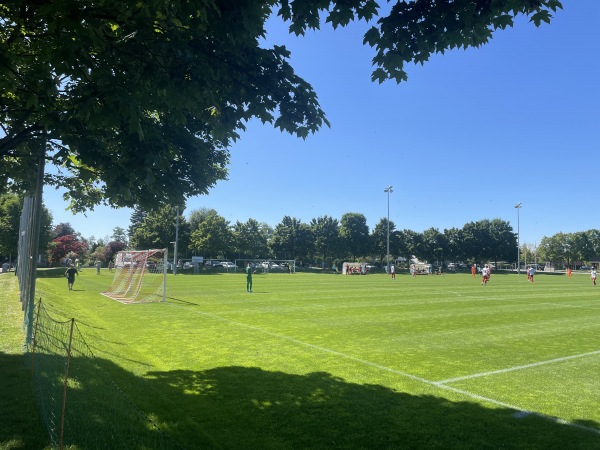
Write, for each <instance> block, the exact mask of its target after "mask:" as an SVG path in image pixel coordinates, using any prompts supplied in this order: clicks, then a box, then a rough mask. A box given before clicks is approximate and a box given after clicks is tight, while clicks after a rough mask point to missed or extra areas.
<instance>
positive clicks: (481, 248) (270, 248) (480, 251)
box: [0, 194, 600, 267]
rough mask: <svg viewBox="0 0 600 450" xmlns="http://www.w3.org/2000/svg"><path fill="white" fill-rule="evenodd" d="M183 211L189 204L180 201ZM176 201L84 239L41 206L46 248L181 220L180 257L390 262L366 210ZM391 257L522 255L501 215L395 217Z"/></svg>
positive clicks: (528, 254) (120, 245) (65, 252)
mask: <svg viewBox="0 0 600 450" xmlns="http://www.w3.org/2000/svg"><path fill="white" fill-rule="evenodd" d="M21 208H22V198H21V197H19V196H17V195H13V194H5V195H2V196H0V227H1V229H2V230H3V232H2V233H1V234H0V258H1V259H2V261H5V260H8V259H9V258H10V259H13V260H14V259H16V254H17V245H18V237H19V223H20V214H21ZM181 211H183V208H181ZM178 212H179V209H178V208H176V207H173V206H166V207H163V208H160V209H158V210H157V211H153V212H145V211H143V210H141V209H135V210H134V212H133V214H132V216H131V223H130V226H129V229H128V230H125V229H123V228H121V227H116V228H115V229H114V230H113V233H112V235H111V236H110V237H109V236H106V237H104V238H99V239H96V238H95V237H93V236H92V237H89V238H85V237H83V236H82V235H81V233H79V232H77V231H75V230H74V229H73V228H72V227H71V225H70V224H68V223H66V224H65V223H60V224H57V225H52V215H51V213H50V211H48V210H47V208H43V214H42V232H41V238H40V254H41V255H45V256H46V257H47V260H48V261H49V262H51V263H52V264H60V263H61V262H62V261H63V260H64V258H71V259H75V258H79V259H80V260H82V261H87V262H93V261H96V260H100V261H103V262H104V263H107V262H108V261H110V260H111V259H112V258H113V256H114V254H115V253H116V252H118V251H120V250H123V249H125V248H132V249H148V248H163V247H167V246H169V244H170V243H171V242H173V241H174V240H175V227H176V223H177V222H179V225H178V227H179V228H178V230H179V233H178V243H179V249H180V251H179V253H180V257H182V258H185V257H189V256H191V255H193V254H196V255H203V256H205V257H206V258H222V259H236V258H256V259H262V258H264V259H268V258H275V259H295V260H297V261H298V262H313V263H314V262H321V261H324V262H325V263H326V264H327V265H329V264H333V263H334V262H336V261H340V260H351V261H356V260H361V261H370V262H376V263H378V264H381V265H383V264H384V263H385V261H386V249H387V230H388V224H387V219H386V218H382V219H381V220H380V221H379V223H377V224H376V226H375V227H374V228H373V230H369V227H368V226H367V221H366V218H365V216H364V215H362V214H360V213H346V214H344V215H343V216H342V218H341V220H338V219H335V218H333V217H329V216H322V217H318V218H314V219H312V220H311V221H310V223H303V222H302V221H300V220H298V219H296V218H293V217H289V216H285V217H284V218H283V219H282V220H281V222H280V223H279V224H277V225H276V226H275V227H274V228H273V227H271V226H269V225H268V224H266V223H262V222H258V221H257V220H255V219H249V220H247V221H246V222H240V221H236V222H235V223H233V224H232V223H230V222H229V221H227V220H225V219H224V218H223V217H222V216H220V215H219V214H218V213H217V211H215V210H214V209H199V210H194V211H192V212H191V213H190V214H189V216H187V217H185V216H184V215H183V212H179V215H178ZM389 225H390V228H389V229H390V235H389V239H390V258H391V259H396V258H399V257H403V258H407V259H408V258H410V257H412V256H415V257H417V258H418V259H420V260H424V261H429V262H440V263H441V262H451V261H454V262H456V261H462V262H468V263H472V262H487V261H492V262H496V263H497V262H500V261H504V262H508V263H514V262H515V261H516V259H517V251H516V248H517V235H516V234H515V232H514V230H513V229H512V227H511V226H510V224H509V223H508V222H505V221H502V220H500V219H493V220H487V219H485V220H480V221H477V222H469V223H467V224H465V225H464V226H463V227H462V228H460V229H459V228H450V229H445V230H443V231H440V230H439V229H437V228H434V227H432V228H429V229H427V230H425V231H423V232H422V233H419V232H415V231H411V230H406V229H405V230H397V229H396V226H395V224H394V223H393V222H390V224H389ZM520 253H521V260H522V261H531V262H533V261H538V262H553V263H554V264H555V266H557V267H561V266H567V265H568V266H573V265H577V264H581V263H584V262H589V261H590V260H592V259H594V258H597V257H598V256H600V230H596V229H590V230H588V231H581V232H576V233H557V234H555V235H553V236H551V237H544V238H542V240H541V242H540V244H539V245H538V246H535V245H531V244H523V245H522V246H521V248H520Z"/></svg>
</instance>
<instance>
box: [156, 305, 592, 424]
mask: <svg viewBox="0 0 600 450" xmlns="http://www.w3.org/2000/svg"><path fill="white" fill-rule="evenodd" d="M167 304H168V305H170V306H173V307H176V308H182V309H185V310H186V311H188V312H191V313H194V314H197V315H201V316H206V317H210V318H211V319H215V320H220V321H222V322H226V323H230V324H233V325H237V326H240V327H243V328H247V329H249V330H254V331H258V332H260V333H264V334H267V335H269V336H273V337H275V338H278V339H282V340H286V341H289V342H293V343H294V344H298V345H301V346H304V347H309V348H312V349H315V350H319V351H322V352H324V353H329V354H331V355H336V356H340V357H342V358H344V359H348V360H350V361H354V362H357V363H360V364H364V365H366V366H369V367H374V368H376V369H379V370H383V371H385V372H389V373H393V374H395V375H399V376H401V377H404V378H408V379H410V380H413V381H418V382H420V383H423V384H426V385H428V386H433V387H436V388H439V389H443V390H446V391H452V392H455V393H457V394H461V395H464V396H465V397H470V398H472V399H476V400H479V401H482V402H487V403H491V404H493V405H496V406H500V407H503V408H507V409H512V410H514V411H516V412H521V413H524V414H526V415H530V414H531V415H536V416H538V417H543V418H545V419H547V420H550V421H552V422H555V423H559V424H562V425H568V426H571V427H574V428H579V429H582V430H586V431H589V432H592V433H595V434H598V435H600V429H597V428H593V427H586V426H585V425H579V424H575V423H572V422H568V421H566V420H563V419H559V418H557V417H552V416H547V415H545V414H540V413H537V412H534V411H528V410H526V409H523V408H521V407H519V406H515V405H511V404H509V403H504V402H502V401H499V400H495V399H493V398H489V397H484V396H482V395H478V394H474V393H472V392H469V391H465V390H462V389H457V388H454V387H452V386H448V385H446V384H442V383H443V382H440V381H437V382H436V381H431V380H428V379H426V378H422V377H418V376H416V375H411V374H409V373H406V372H402V371H399V370H395V369H392V368H390V367H386V366H382V365H381V364H377V363H374V362H371V361H367V360H365V359H362V358H357V357H355V356H351V355H347V354H346V353H342V352H338V351H337V350H332V349H329V348H326V347H321V346H319V345H314V344H310V343H308V342H304V341H300V340H298V339H295V338H292V337H290V336H285V335H283V334H278V333H273V332H272V331H268V330H265V329H264V328H260V327H256V326H254V325H248V324H246V323H243V322H238V321H236V320H231V319H227V318H225V317H221V316H218V315H216V314H212V313H208V312H205V311H190V309H189V308H186V307H185V306H180V305H176V304H173V303H167ZM593 353H594V354H595V353H600V351H597V352H593Z"/></svg>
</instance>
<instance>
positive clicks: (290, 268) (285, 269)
mask: <svg viewBox="0 0 600 450" xmlns="http://www.w3.org/2000/svg"><path fill="white" fill-rule="evenodd" d="M248 263H250V264H251V265H252V268H253V270H254V272H256V273H269V272H273V273H276V272H279V273H296V261H295V260H293V259H236V260H235V265H236V266H237V267H238V268H240V269H242V270H243V269H244V268H245V267H246V266H247V265H248Z"/></svg>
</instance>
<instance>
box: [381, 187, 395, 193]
mask: <svg viewBox="0 0 600 450" xmlns="http://www.w3.org/2000/svg"><path fill="white" fill-rule="evenodd" d="M392 188H393V186H388V187H386V188H385V189H384V190H383V192H389V193H392V192H394V190H393V189H392Z"/></svg>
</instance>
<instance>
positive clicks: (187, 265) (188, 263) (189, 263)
mask: <svg viewBox="0 0 600 450" xmlns="http://www.w3.org/2000/svg"><path fill="white" fill-rule="evenodd" d="M193 267H194V265H193V264H192V263H191V262H189V261H186V262H184V263H183V268H184V269H192V268H193Z"/></svg>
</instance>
